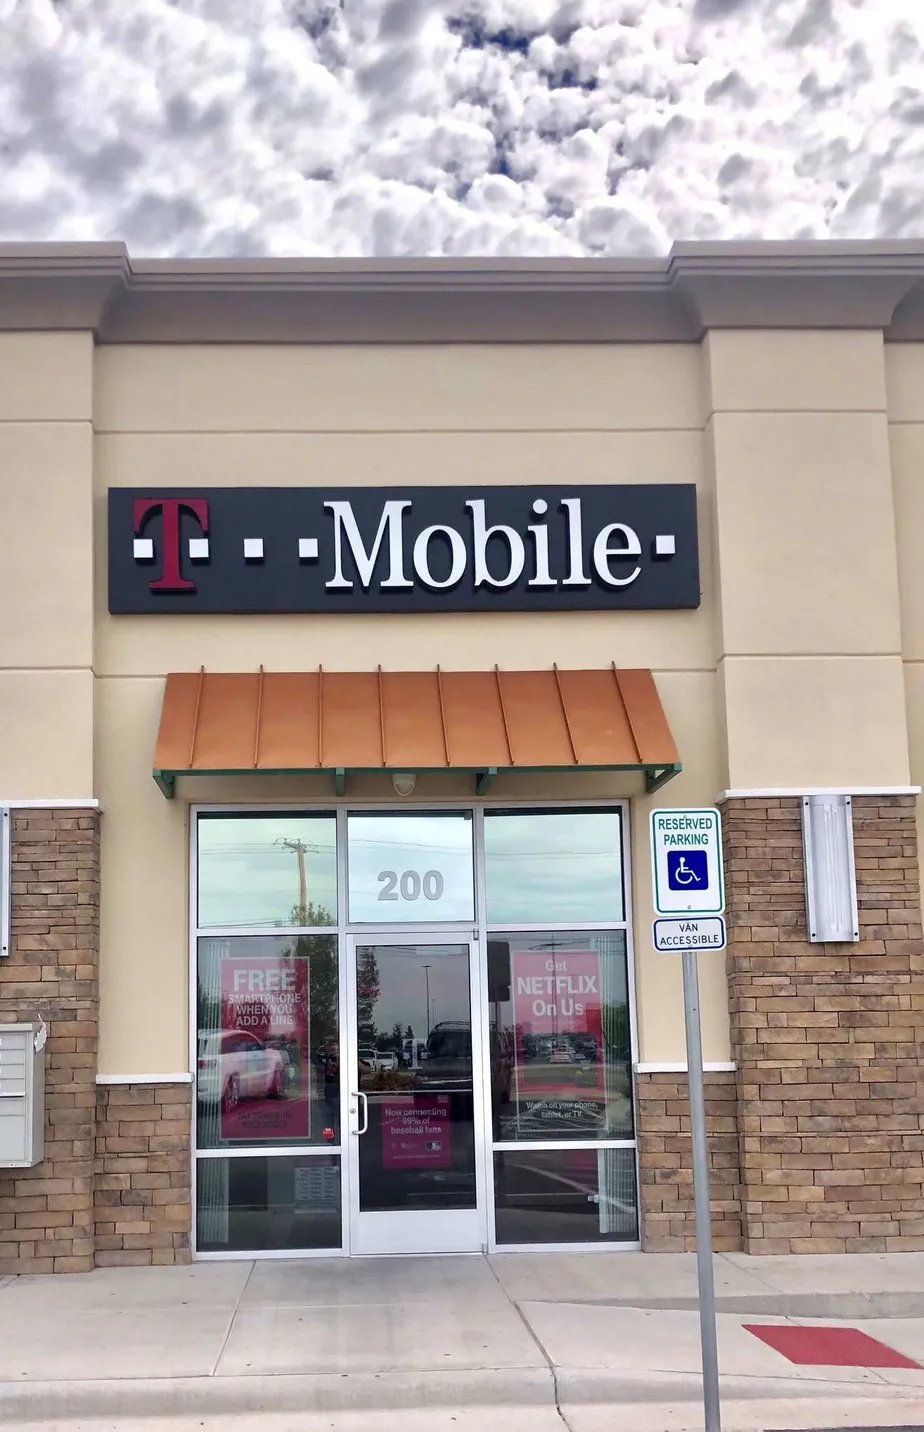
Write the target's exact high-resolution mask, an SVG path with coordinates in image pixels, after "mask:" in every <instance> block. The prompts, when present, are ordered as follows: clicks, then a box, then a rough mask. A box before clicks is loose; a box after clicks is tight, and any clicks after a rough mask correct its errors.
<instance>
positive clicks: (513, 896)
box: [484, 810, 625, 927]
mask: <svg viewBox="0 0 924 1432" xmlns="http://www.w3.org/2000/svg"><path fill="white" fill-rule="evenodd" d="M484 848H485V882H486V888H487V907H488V908H487V919H488V923H489V924H491V925H532V926H533V927H535V926H536V925H543V924H547V923H548V924H556V925H582V924H594V923H598V922H599V923H606V924H609V923H610V922H611V921H612V922H614V923H618V922H620V921H622V920H624V919H625V901H624V897H623V881H622V823H621V819H620V814H619V811H616V810H542V811H539V810H533V811H503V810H500V811H486V812H485V817H484Z"/></svg>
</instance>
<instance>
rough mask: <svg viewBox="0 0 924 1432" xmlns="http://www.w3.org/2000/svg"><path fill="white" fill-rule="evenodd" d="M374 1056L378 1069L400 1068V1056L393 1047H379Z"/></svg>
mask: <svg viewBox="0 0 924 1432" xmlns="http://www.w3.org/2000/svg"><path fill="white" fill-rule="evenodd" d="M372 1058H373V1065H374V1067H375V1068H376V1069H397V1068H398V1056H397V1054H396V1053H395V1051H394V1050H393V1049H377V1050H376V1052H375V1054H374V1055H373V1057H372Z"/></svg>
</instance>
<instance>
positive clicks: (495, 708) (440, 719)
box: [154, 666, 680, 798]
mask: <svg viewBox="0 0 924 1432" xmlns="http://www.w3.org/2000/svg"><path fill="white" fill-rule="evenodd" d="M576 768H582V769H585V770H598V771H627V770H631V771H635V770H637V771H643V772H644V773H645V779H646V784H647V788H648V789H649V790H654V789H656V788H657V787H658V786H660V785H663V784H664V782H665V781H667V780H670V778H671V776H673V775H676V773H677V772H678V771H679V770H680V762H679V760H678V758H677V749H676V747H675V745H674V741H673V738H672V736H671V733H670V728H669V726H668V724H667V718H666V717H665V715H664V711H663V709H662V706H661V702H660V699H659V697H658V693H657V689H656V687H655V683H654V678H653V677H652V674H651V672H650V671H642V670H637V671H617V669H616V667H615V666H613V667H604V668H602V669H600V670H595V671H561V670H559V669H558V668H557V667H552V668H551V670H548V671H498V670H497V668H495V669H494V670H493V671H441V670H440V669H439V668H437V669H436V671H382V670H381V669H379V670H378V671H322V670H320V669H319V670H317V671H298V672H286V671H276V672H270V671H264V670H263V669H262V667H261V669H260V670H259V671H256V672H235V673H229V672H206V671H204V670H203V671H199V672H174V673H172V674H171V675H169V676H168V677H167V686H166V690H165V693H164V705H163V710H162V712H161V720H160V731H159V732H158V736H157V748H156V751H155V755H154V779H155V780H156V781H157V783H158V785H159V786H160V788H161V790H162V791H163V792H164V794H165V795H166V796H167V797H168V798H169V797H171V796H172V795H173V793H174V788H175V785H176V778H177V776H181V775H206V774H208V775H214V774H218V773H221V774H231V773H234V774H241V773H243V772H258V771H259V772H264V773H270V772H272V773H274V774H293V773H296V772H311V771H325V772H329V773H330V774H331V775H333V777H334V779H335V782H336V787H337V791H338V793H342V791H343V788H344V782H345V779H346V775H347V773H349V772H359V771H413V772H421V771H442V770H447V771H450V770H451V771H468V772H471V773H472V774H473V775H474V776H475V778H476V789H477V790H478V791H479V793H480V792H482V791H483V790H484V789H485V788H486V786H487V784H488V782H489V780H490V778H491V777H492V776H493V775H496V773H497V772H498V771H500V770H519V771H568V770H574V769H576Z"/></svg>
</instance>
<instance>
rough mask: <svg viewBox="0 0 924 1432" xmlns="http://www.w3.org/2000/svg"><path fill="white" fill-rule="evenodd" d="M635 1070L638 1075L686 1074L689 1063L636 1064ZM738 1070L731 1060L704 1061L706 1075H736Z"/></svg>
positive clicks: (683, 1060) (684, 1061)
mask: <svg viewBox="0 0 924 1432" xmlns="http://www.w3.org/2000/svg"><path fill="white" fill-rule="evenodd" d="M634 1068H635V1072H636V1074H686V1072H687V1061H686V1060H685V1059H681V1060H679V1061H677V1062H676V1063H670V1062H668V1063H663V1062H662V1063H655V1064H636V1065H634ZM737 1069H738V1066H737V1064H735V1063H734V1062H733V1061H731V1060H729V1059H706V1060H704V1061H703V1071H704V1073H706V1074H734V1073H735V1072H736V1071H737Z"/></svg>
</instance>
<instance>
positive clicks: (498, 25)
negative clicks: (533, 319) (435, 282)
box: [0, 0, 924, 255]
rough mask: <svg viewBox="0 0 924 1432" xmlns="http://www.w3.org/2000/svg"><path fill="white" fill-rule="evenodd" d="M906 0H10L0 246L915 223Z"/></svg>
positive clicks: (916, 48)
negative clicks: (6, 242) (9, 242)
mask: <svg viewBox="0 0 924 1432" xmlns="http://www.w3.org/2000/svg"><path fill="white" fill-rule="evenodd" d="M920 4H921V0H876V3H875V5H874V4H872V3H870V0H644V3H643V2H642V0H132V3H131V4H126V3H125V0H0V33H2V35H3V45H4V64H3V66H2V67H0V238H3V239H56V240H68V239H71V240H73V239H91V238H95V239H112V238H122V239H124V240H125V241H126V242H127V243H128V244H129V246H130V248H131V249H132V251H133V252H134V253H136V254H139V255H140V254H179V253H185V254H202V255H221V254H248V253H249V254H257V253H264V254H339V255H359V254H382V255H386V254H388V255H395V254H426V253H430V254H440V253H442V254H478V253H483V254H492V253H496V254H505V255H510V254H524V255H529V254H536V255H541V254H579V253H590V254H618V253H653V252H659V251H663V250H664V249H665V248H666V247H667V246H668V245H669V244H670V242H671V241H672V240H677V239H684V238H700V239H717V238H755V237H765V238H794V237H800V238H803V237H816V238H821V237H825V236H834V237H839V238H843V237H857V238H869V237H875V236H876V235H882V236H896V237H909V236H915V235H918V234H920V232H921V226H922V220H924V214H922V204H924V183H922V180H921V177H920V176H921V174H922V173H924V80H922V75H924V53H922V49H924V45H922V35H924V31H922V26H921V23H920ZM10 58H12V63H10Z"/></svg>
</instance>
